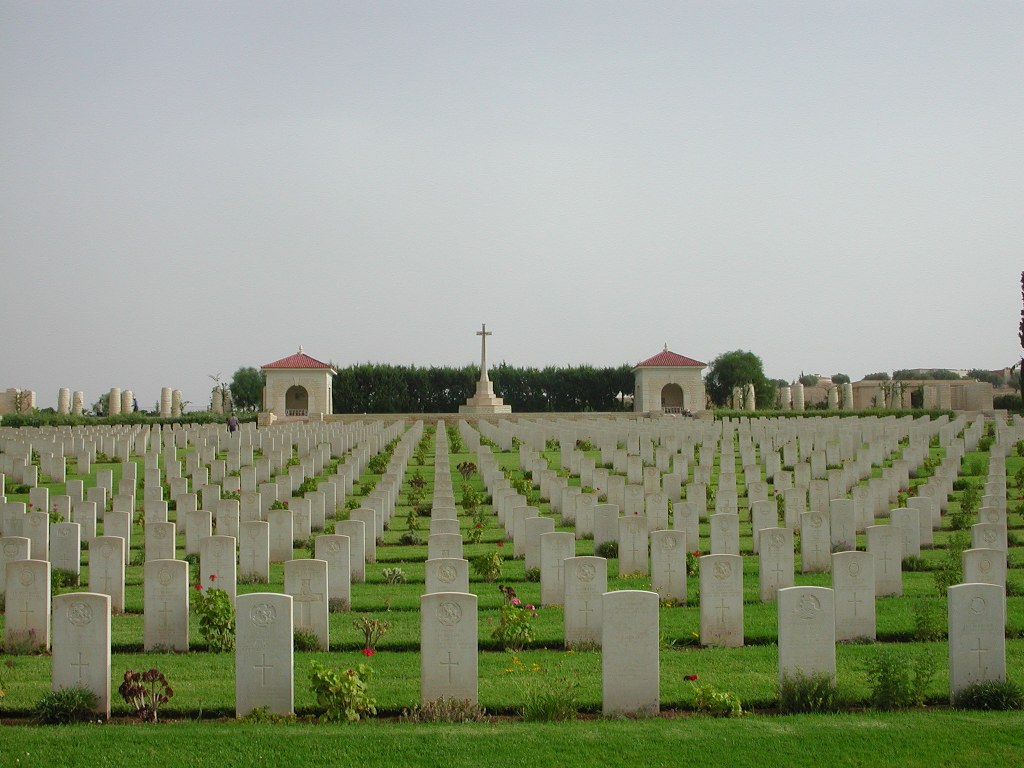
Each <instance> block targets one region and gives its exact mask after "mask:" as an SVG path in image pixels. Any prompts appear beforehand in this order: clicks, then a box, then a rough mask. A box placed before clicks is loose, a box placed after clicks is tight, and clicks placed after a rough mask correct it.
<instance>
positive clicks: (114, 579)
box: [89, 536, 124, 613]
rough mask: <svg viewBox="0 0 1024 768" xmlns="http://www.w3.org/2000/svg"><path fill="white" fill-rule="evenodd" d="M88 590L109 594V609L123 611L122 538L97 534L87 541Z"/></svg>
mask: <svg viewBox="0 0 1024 768" xmlns="http://www.w3.org/2000/svg"><path fill="white" fill-rule="evenodd" d="M89 591H90V592H98V593H99V594H101V595H109V596H110V610H111V611H113V612H114V613H124V539H122V538H121V537H120V536H97V537H96V538H95V539H93V540H92V541H91V542H90V543H89Z"/></svg>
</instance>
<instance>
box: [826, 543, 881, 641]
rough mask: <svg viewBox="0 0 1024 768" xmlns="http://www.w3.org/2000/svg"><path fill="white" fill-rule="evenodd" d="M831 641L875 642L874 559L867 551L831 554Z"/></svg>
mask: <svg viewBox="0 0 1024 768" xmlns="http://www.w3.org/2000/svg"><path fill="white" fill-rule="evenodd" d="M832 588H833V591H834V599H835V639H836V640H839V641H845V640H872V641H873V640H874V639H875V559H874V555H872V554H871V553H870V552H836V553H835V554H833V555H832Z"/></svg>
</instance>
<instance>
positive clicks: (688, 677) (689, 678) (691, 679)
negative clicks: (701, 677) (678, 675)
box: [683, 675, 697, 681]
mask: <svg viewBox="0 0 1024 768" xmlns="http://www.w3.org/2000/svg"><path fill="white" fill-rule="evenodd" d="M696 679H697V676H696V675H687V676H686V677H684V678H683V680H690V681H693V680H696Z"/></svg>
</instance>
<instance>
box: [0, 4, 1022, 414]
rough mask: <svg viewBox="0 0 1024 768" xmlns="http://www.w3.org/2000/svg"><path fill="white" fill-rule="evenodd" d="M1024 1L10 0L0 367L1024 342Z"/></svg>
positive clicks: (74, 372) (927, 351) (795, 356)
mask: <svg viewBox="0 0 1024 768" xmlns="http://www.w3.org/2000/svg"><path fill="white" fill-rule="evenodd" d="M1022 75H1024V3H1022V2H1020V1H1019V0H1014V1H1013V2H1000V1H999V0H987V1H986V2H977V3H968V2H956V3H950V2H937V1H936V0H927V1H926V2H892V1H891V0H885V1H884V2H883V1H882V0H879V1H878V2H856V3H842V2H838V3H833V2H828V3H820V2H810V1H808V2H724V1H723V0H714V1H713V2H682V0H677V1H676V2H635V1H630V2H597V1H596V0H588V1H587V2H578V3H577V2H558V1H557V0H555V1H553V0H544V1H543V2H523V1H522V0H517V1H516V2H502V3H498V2H481V1H479V0H477V1H474V2H447V1H445V0H433V1H432V2H418V1H417V2H412V1H409V2H380V0H373V2H369V1H368V0H367V1H366V2H357V3H352V2H329V3H327V2H323V3H321V2H301V1H295V0H291V1H289V2H259V1H255V2H254V1H253V0H246V2H209V1H208V0H203V2H187V1H183V0H175V1H174V2H164V3H154V2H135V1H133V2H90V1H88V0H83V1H82V2H73V3H72V2H63V1H62V2H48V1H40V0H29V1H26V2H13V1H11V0H0V126H2V129H0V130H2V136H3V140H2V141H0V176H2V179H3V183H2V185H0V248H2V264H0V267H2V269H0V286H2V290H0V301H2V303H0V389H3V388H7V387H18V388H26V389H34V390H36V392H37V393H38V404H39V405H40V406H48V405H49V406H52V405H55V404H56V399H57V390H58V388H59V387H62V386H66V387H70V388H71V389H72V390H79V389H80V390H84V391H85V395H86V403H87V404H89V403H92V402H93V401H95V400H96V399H97V397H98V396H99V394H100V393H101V392H104V391H106V390H108V389H109V388H110V387H113V386H117V387H121V388H129V389H132V390H134V392H135V393H136V396H137V397H138V399H139V403H140V405H141V407H143V408H151V407H153V405H154V404H155V403H156V401H157V400H158V398H159V394H160V387H161V386H172V387H176V388H180V389H182V390H183V391H184V398H185V399H186V400H189V401H192V402H193V403H194V404H196V405H198V404H200V403H205V402H207V401H208V398H209V390H210V387H211V386H212V382H211V380H210V379H209V378H208V376H209V375H210V374H217V373H220V374H221V375H222V377H223V378H224V379H225V380H227V379H230V377H231V374H232V373H233V372H234V371H235V370H236V369H237V368H239V367H241V366H250V365H251V366H259V365H262V364H264V363H267V362H271V361H273V360H277V359H279V358H281V357H285V356H286V355H289V354H292V353H293V352H295V351H296V350H297V349H298V347H299V345H300V344H301V345H303V347H304V349H305V351H306V353H308V354H310V355H312V356H313V357H316V358H318V359H321V360H324V361H330V362H334V363H336V364H337V365H340V366H345V365H349V364H352V363H358V362H367V361H370V362H384V363H414V364H418V365H434V364H442V365H446V364H453V365H461V364H465V363H473V362H477V361H479V339H478V338H477V337H476V336H475V335H474V333H475V331H476V330H478V329H479V326H480V323H482V322H486V323H487V325H488V328H489V329H490V330H492V331H493V332H494V336H493V337H491V338H490V340H489V348H488V357H489V358H490V360H491V362H492V363H498V362H500V361H502V360H504V361H506V362H508V363H510V364H513V365H522V366H527V365H533V366H544V365H549V364H555V365H568V364H572V365H578V364H585V363H590V364H594V365H619V364H622V363H626V362H628V363H636V362H638V361H639V360H642V359H644V358H646V357H649V356H651V355H653V354H655V353H657V352H658V351H660V350H661V349H662V346H663V344H665V343H667V344H668V346H669V348H670V349H672V350H674V351H676V352H678V353H680V354H683V355H687V356H690V357H693V358H696V359H698V360H702V361H711V360H712V359H714V358H715V357H716V356H717V355H719V354H721V353H723V352H726V351H729V350H734V349H746V350H751V351H753V352H755V353H756V354H758V355H759V356H760V357H761V358H762V359H763V361H764V364H765V371H766V373H767V374H768V375H769V376H770V377H773V378H784V379H787V380H792V379H794V378H796V377H797V376H798V375H799V374H800V373H801V372H802V371H803V372H807V373H810V372H816V373H817V372H820V373H823V374H832V373H835V372H844V373H848V374H849V375H851V376H852V377H853V378H854V380H856V379H858V378H860V377H861V376H862V375H864V374H866V373H870V372H873V371H892V370H893V369H895V368H916V367H953V368H973V367H979V368H996V367H1001V366H1004V365H1009V364H1011V363H1012V362H1013V361H1014V360H1017V359H1019V358H1020V345H1019V343H1018V340H1017V325H1018V322H1019V319H1020V310H1021V296H1020V283H1019V279H1020V272H1021V270H1022V269H1024V259H1022V258H1021V256H1022V254H1024V225H1022V222H1024V217H1022V212H1024V140H1022V136H1024V77H1022Z"/></svg>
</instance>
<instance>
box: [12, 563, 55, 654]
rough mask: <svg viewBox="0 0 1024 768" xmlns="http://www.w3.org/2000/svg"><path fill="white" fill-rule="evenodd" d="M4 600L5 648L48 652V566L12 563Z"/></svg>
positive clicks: (48, 564) (45, 564)
mask: <svg viewBox="0 0 1024 768" xmlns="http://www.w3.org/2000/svg"><path fill="white" fill-rule="evenodd" d="M6 568H7V592H6V595H5V597H4V645H5V646H6V647H7V649H8V651H9V652H13V651H14V649H15V648H16V647H18V646H22V647H25V648H30V649H33V650H35V649H39V648H41V649H43V650H49V649H50V563H49V562H48V561H46V560H11V561H9V562H8V563H7V566H6Z"/></svg>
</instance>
